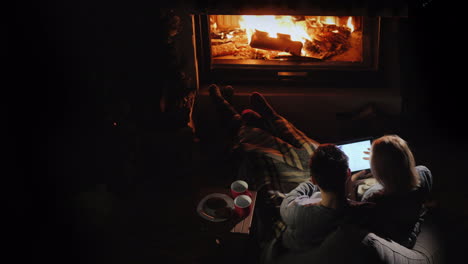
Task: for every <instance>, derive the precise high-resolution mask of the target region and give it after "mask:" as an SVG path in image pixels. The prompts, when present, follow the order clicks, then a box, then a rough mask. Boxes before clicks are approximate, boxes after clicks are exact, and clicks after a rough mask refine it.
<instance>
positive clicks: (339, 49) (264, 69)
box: [194, 13, 381, 85]
mask: <svg viewBox="0 0 468 264" xmlns="http://www.w3.org/2000/svg"><path fill="white" fill-rule="evenodd" d="M380 21H381V18H380V17H379V16H374V17H368V16H362V15H336V16H334V15H330V14H327V15H297V14H289V15H277V14H276V15H263V14H262V15H256V14H252V13H249V14H247V15H239V14H201V15H196V16H194V23H195V36H196V47H197V54H198V55H197V57H198V70H199V73H200V74H199V76H200V80H201V81H202V82H203V81H205V82H213V81H235V82H242V81H248V82H251V81H258V82H269V81H273V82H276V81H278V80H294V81H297V82H302V83H304V82H306V83H309V84H310V83H316V84H318V85H322V84H324V83H326V84H332V83H334V82H343V83H355V84H357V83H359V82H362V80H364V79H366V81H367V82H369V83H370V82H372V81H373V80H376V79H378V78H379V77H378V76H377V75H378V74H376V72H377V71H379V52H380V50H379V49H380V47H379V42H380V27H381V25H380ZM369 80H370V81H369ZM337 85H339V84H337Z"/></svg>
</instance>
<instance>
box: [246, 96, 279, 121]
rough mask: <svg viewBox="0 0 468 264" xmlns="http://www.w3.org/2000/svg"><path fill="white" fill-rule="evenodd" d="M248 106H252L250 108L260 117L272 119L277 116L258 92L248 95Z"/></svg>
mask: <svg viewBox="0 0 468 264" xmlns="http://www.w3.org/2000/svg"><path fill="white" fill-rule="evenodd" d="M250 104H251V105H252V108H253V109H254V110H255V111H257V112H258V113H260V115H262V116H265V117H273V116H275V115H277V114H276V111H275V110H274V109H273V107H271V105H270V104H269V103H268V102H267V100H266V99H265V97H263V95H261V94H260V93H258V92H253V93H252V94H251V95H250Z"/></svg>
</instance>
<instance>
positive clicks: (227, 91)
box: [221, 85, 234, 104]
mask: <svg viewBox="0 0 468 264" xmlns="http://www.w3.org/2000/svg"><path fill="white" fill-rule="evenodd" d="M221 94H222V95H223V97H224V99H225V100H226V101H228V102H229V103H231V104H232V97H233V96H234V88H233V87H232V86H231V85H226V86H224V87H223V88H221Z"/></svg>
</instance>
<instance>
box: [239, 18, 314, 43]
mask: <svg viewBox="0 0 468 264" xmlns="http://www.w3.org/2000/svg"><path fill="white" fill-rule="evenodd" d="M239 24H240V26H241V27H242V28H244V29H246V32H247V35H248V37H249V42H250V40H251V37H252V35H253V34H254V33H255V30H259V31H264V32H267V33H268V34H269V36H270V37H271V38H276V37H277V34H278V33H281V34H288V35H290V36H291V40H293V41H304V39H309V40H311V37H310V36H309V34H307V30H306V28H307V27H306V23H305V22H304V21H300V22H295V21H294V20H293V17H292V16H253V15H245V16H241V17H240V20H239Z"/></svg>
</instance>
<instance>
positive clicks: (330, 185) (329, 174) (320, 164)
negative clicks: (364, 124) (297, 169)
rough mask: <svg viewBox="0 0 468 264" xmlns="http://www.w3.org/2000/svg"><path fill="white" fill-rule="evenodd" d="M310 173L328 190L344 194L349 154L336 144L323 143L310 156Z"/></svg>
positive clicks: (321, 186)
mask: <svg viewBox="0 0 468 264" xmlns="http://www.w3.org/2000/svg"><path fill="white" fill-rule="evenodd" d="M309 167H310V174H311V176H312V177H314V179H315V181H317V184H318V186H319V187H320V188H321V189H322V190H323V191H326V192H334V193H336V194H340V195H344V193H345V183H346V178H347V175H348V168H349V167H348V156H346V154H344V152H343V151H342V150H341V149H339V148H338V147H337V146H336V145H334V144H321V145H319V146H318V148H317V149H316V150H315V152H314V153H313V154H312V156H311V158H310V163H309Z"/></svg>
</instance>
